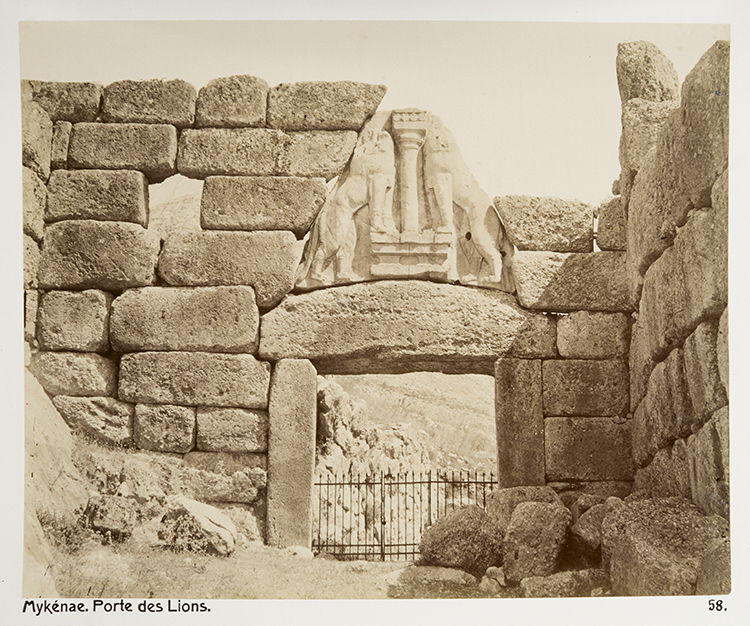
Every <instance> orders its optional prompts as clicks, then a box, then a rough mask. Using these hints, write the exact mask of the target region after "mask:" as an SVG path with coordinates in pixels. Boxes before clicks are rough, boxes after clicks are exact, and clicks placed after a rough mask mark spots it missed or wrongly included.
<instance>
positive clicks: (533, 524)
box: [503, 502, 570, 581]
mask: <svg viewBox="0 0 750 626" xmlns="http://www.w3.org/2000/svg"><path fill="white" fill-rule="evenodd" d="M569 524H570V511H568V509H566V508H565V507H564V506H562V505H560V504H550V503H548V502H522V503H521V504H519V505H518V506H516V508H515V510H514V511H513V515H512V516H511V518H510V524H509V525H508V530H507V532H506V533H505V541H504V544H503V553H504V557H503V559H504V560H503V570H504V571H505V577H506V578H507V579H508V580H510V581H520V580H523V579H524V578H527V577H529V576H549V575H550V574H552V573H553V572H554V571H555V568H556V566H557V561H558V557H559V555H560V550H561V549H562V545H563V543H564V542H565V537H566V535H567V531H568V525H569Z"/></svg>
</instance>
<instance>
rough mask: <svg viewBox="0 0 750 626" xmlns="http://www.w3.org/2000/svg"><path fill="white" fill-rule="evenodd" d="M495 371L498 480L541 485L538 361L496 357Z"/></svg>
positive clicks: (541, 418) (508, 484)
mask: <svg viewBox="0 0 750 626" xmlns="http://www.w3.org/2000/svg"><path fill="white" fill-rule="evenodd" d="M494 374H495V424H496V429H497V467H498V471H497V476H498V484H499V485H500V486H502V487H516V486H518V485H542V484H544V481H545V476H544V414H543V412H542V365H541V361H538V360H529V359H498V360H497V361H496V362H495V372H494ZM498 497H500V496H498ZM511 512H512V511H511ZM509 516H510V513H508V517H509ZM505 526H507V523H506V524H505Z"/></svg>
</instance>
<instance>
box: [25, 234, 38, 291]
mask: <svg viewBox="0 0 750 626" xmlns="http://www.w3.org/2000/svg"><path fill="white" fill-rule="evenodd" d="M41 256H42V254H41V252H40V251H39V244H37V242H36V241H34V240H33V239H32V238H31V237H29V236H28V235H24V236H23V288H24V289H30V288H35V287H36V286H37V285H38V284H39V280H38V277H39V263H40V262H41Z"/></svg>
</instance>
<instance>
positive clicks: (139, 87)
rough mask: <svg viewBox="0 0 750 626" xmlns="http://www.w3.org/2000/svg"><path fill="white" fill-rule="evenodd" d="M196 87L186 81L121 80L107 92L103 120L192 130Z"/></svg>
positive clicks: (103, 101)
mask: <svg viewBox="0 0 750 626" xmlns="http://www.w3.org/2000/svg"><path fill="white" fill-rule="evenodd" d="M194 119H195V87H193V86H192V85H191V84H190V83H187V82H185V81H184V80H159V79H151V80H119V81H117V82H114V83H110V84H109V85H107V86H106V87H105V88H104V98H103V100H102V120H103V121H105V122H121V123H122V122H124V123H128V122H136V123H142V124H172V125H174V126H176V127H177V128H184V127H185V126H192V125H193V120H194Z"/></svg>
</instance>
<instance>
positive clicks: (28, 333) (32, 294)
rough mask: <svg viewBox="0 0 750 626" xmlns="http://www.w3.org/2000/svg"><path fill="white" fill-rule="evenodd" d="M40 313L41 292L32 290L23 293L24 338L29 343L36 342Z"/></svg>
mask: <svg viewBox="0 0 750 626" xmlns="http://www.w3.org/2000/svg"><path fill="white" fill-rule="evenodd" d="M38 311H39V292H38V291H37V290H36V289H31V290H27V291H24V292H23V331H24V332H23V336H24V339H25V340H26V342H27V343H34V341H36V319H37V314H38Z"/></svg>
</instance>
